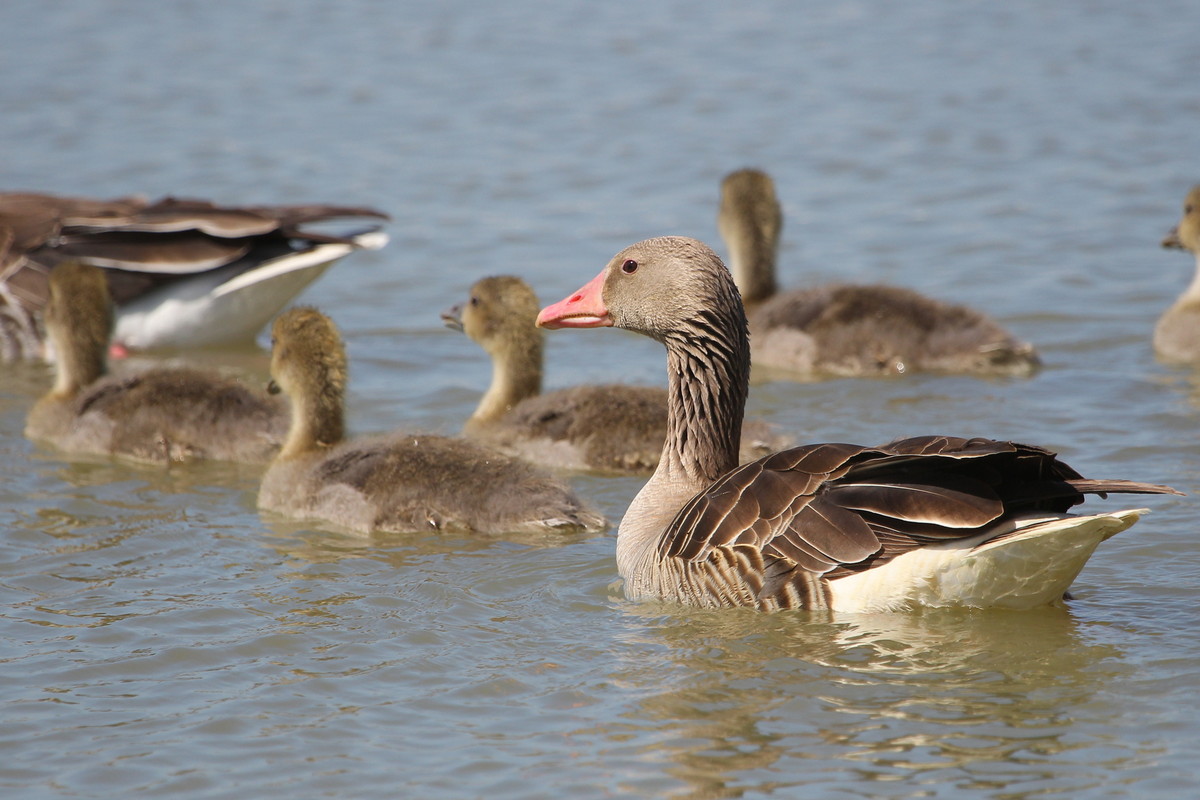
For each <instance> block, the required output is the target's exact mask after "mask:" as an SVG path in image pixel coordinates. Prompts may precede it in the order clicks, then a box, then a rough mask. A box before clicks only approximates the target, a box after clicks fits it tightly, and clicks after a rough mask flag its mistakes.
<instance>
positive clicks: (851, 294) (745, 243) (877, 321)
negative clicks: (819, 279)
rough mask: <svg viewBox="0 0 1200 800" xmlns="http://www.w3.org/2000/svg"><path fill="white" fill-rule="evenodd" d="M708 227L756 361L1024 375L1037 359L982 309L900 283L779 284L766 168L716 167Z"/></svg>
mask: <svg viewBox="0 0 1200 800" xmlns="http://www.w3.org/2000/svg"><path fill="white" fill-rule="evenodd" d="M717 227H718V229H719V230H720V233H721V237H722V238H723V239H724V240H725V246H726V248H727V249H728V251H729V263H730V267H731V268H732V270H733V276H734V280H735V281H736V283H737V286H738V289H739V290H740V291H741V293H742V300H743V302H744V303H745V304H746V312H747V315H748V316H749V320H750V331H751V333H752V334H753V335H752V336H751V339H750V341H751V346H752V349H753V353H754V363H755V364H759V365H762V366H768V367H775V368H779V369H785V370H790V371H794V372H800V373H809V374H811V373H815V374H831V375H886V374H896V373H901V372H909V371H935V372H962V373H983V374H1011V375H1024V374H1028V373H1029V372H1030V371H1032V370H1033V369H1035V368H1037V366H1038V365H1039V363H1040V362H1039V359H1038V356H1037V354H1036V353H1035V352H1034V349H1033V347H1032V346H1031V345H1029V344H1026V343H1023V342H1020V341H1018V340H1016V339H1015V338H1013V336H1012V335H1011V334H1010V333H1008V332H1007V331H1005V330H1004V329H1003V328H1002V327H1000V326H999V325H998V324H996V323H995V322H994V321H993V320H991V319H990V318H989V317H987V316H985V315H984V314H981V313H979V312H977V311H974V310H972V309H969V308H966V307H965V306H959V305H949V304H946V303H942V302H939V301H937V300H932V299H930V298H928V297H925V296H923V295H920V294H918V293H917V292H914V291H912V290H909V289H902V288H897V287H893V286H881V285H869V286H855V285H834V286H823V287H817V288H812V289H794V290H791V291H787V292H779V291H778V285H777V284H776V281H775V261H776V256H777V253H778V248H779V233H780V230H781V229H782V227H783V212H782V210H781V208H780V204H779V201H778V200H777V199H776V197H775V185H774V182H773V181H772V180H771V178H770V176H769V175H767V174H766V173H765V172H762V171H760V170H756V169H743V170H738V171H736V172H732V173H730V174H729V175H727V176H726V177H725V179H724V180H723V181H722V183H721V208H720V211H719V212H718V215H717Z"/></svg>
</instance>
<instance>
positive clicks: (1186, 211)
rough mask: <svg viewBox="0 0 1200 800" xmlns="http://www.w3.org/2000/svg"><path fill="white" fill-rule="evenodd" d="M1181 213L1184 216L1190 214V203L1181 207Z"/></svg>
mask: <svg viewBox="0 0 1200 800" xmlns="http://www.w3.org/2000/svg"><path fill="white" fill-rule="evenodd" d="M1183 213H1185V214H1190V213H1192V205H1191V204H1190V203H1189V204H1188V205H1186V206H1184V207H1183Z"/></svg>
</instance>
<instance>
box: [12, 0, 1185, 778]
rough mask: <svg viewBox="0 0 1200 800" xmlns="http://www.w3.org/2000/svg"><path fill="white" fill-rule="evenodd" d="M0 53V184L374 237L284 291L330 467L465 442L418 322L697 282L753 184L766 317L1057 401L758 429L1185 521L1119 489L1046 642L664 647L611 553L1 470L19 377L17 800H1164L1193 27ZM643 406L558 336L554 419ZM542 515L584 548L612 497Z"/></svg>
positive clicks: (588, 337)
mask: <svg viewBox="0 0 1200 800" xmlns="http://www.w3.org/2000/svg"><path fill="white" fill-rule="evenodd" d="M734 5H736V6H737V7H736V8H735V7H734ZM0 24H3V27H4V29H5V30H7V31H9V32H10V36H9V37H7V39H8V41H7V44H6V46H5V47H4V48H0V70H2V71H3V74H4V75H6V76H7V77H6V79H5V81H3V82H2V83H0V108H3V109H4V113H3V115H2V116H0V136H2V137H3V142H4V153H5V157H4V159H3V166H0V183H2V184H3V185H4V187H5V188H12V189H17V188H22V189H39V190H45V191H54V192H61V193H70V194H81V195H97V196H115V195H121V194H129V193H144V194H147V195H151V196H157V195H162V194H176V195H183V196H200V197H208V198H212V199H216V200H220V201H224V202H245V203H274V202H318V201H319V202H339V203H355V204H370V205H375V206H378V207H379V208H382V209H384V210H386V211H388V212H390V213H391V214H393V216H394V217H395V219H394V221H393V223H392V224H391V226H390V228H389V231H390V233H391V234H392V243H391V245H389V247H387V248H386V249H385V250H383V251H380V252H376V253H362V254H357V255H355V256H354V257H352V258H351V259H349V260H347V261H345V262H344V263H342V264H341V265H339V266H338V267H337V268H336V269H335V270H333V271H331V272H330V273H329V274H328V275H327V276H326V277H325V278H324V279H323V280H322V281H321V282H320V283H318V284H316V285H315V286H313V287H312V288H311V289H310V290H309V291H308V292H307V293H306V295H305V297H304V299H305V301H307V302H311V303H315V304H318V305H319V306H320V307H321V308H322V309H324V310H325V311H327V312H328V313H329V314H330V315H331V316H332V317H333V318H334V319H335V320H336V321H337V322H338V324H339V325H340V326H341V327H342V329H343V331H344V333H345V335H346V338H347V342H348V347H349V351H350V356H351V359H352V376H351V396H350V418H351V425H352V427H353V428H354V429H355V430H356V431H359V432H367V431H376V430H385V429H390V428H394V427H397V426H402V425H405V426H412V427H421V428H426V429H433V430H441V431H456V430H457V429H458V427H459V426H460V425H461V422H462V420H463V419H465V417H466V416H467V415H468V414H469V413H470V410H471V408H472V407H473V405H474V403H475V402H476V400H477V399H478V395H479V392H480V391H481V389H482V388H483V386H484V384H485V383H486V381H487V378H488V374H489V367H488V365H487V363H486V361H485V359H484V357H483V355H482V353H481V352H480V351H478V350H477V348H475V346H474V345H472V344H471V343H470V342H469V341H467V340H466V339H465V337H462V336H461V335H459V334H456V333H453V332H450V331H447V330H444V329H443V328H442V327H441V325H440V322H439V319H438V313H437V312H438V311H439V310H440V309H442V308H444V307H446V306H448V305H451V304H452V303H454V302H457V301H458V300H459V299H460V298H461V297H462V295H463V293H464V292H465V290H466V288H467V287H468V286H469V285H470V283H471V282H473V281H474V280H475V279H476V278H478V277H480V276H482V275H485V274H495V273H516V274H520V275H523V276H524V277H526V278H527V279H528V280H529V281H530V282H531V283H532V284H533V285H534V286H535V287H536V288H537V290H538V292H539V293H540V294H541V296H542V298H543V300H545V301H547V302H548V301H551V300H556V299H558V298H560V297H562V296H564V295H565V294H566V293H567V292H570V291H572V290H574V289H575V288H577V287H578V286H580V285H581V284H582V283H584V282H585V281H586V280H587V279H589V278H591V277H592V276H593V275H594V274H595V273H596V272H597V271H598V270H599V269H600V268H601V267H602V266H603V264H604V263H605V262H606V261H607V259H608V258H609V257H610V256H611V255H612V254H613V253H614V252H616V251H617V250H619V249H620V248H622V247H623V246H625V245H626V244H628V243H630V242H632V241H635V240H637V239H640V238H644V237H647V236H653V235H660V234H666V233H680V234H687V235H692V236H697V237H700V238H702V239H705V240H707V241H710V242H712V243H714V244H718V246H719V243H718V239H717V236H716V226H715V216H716V202H717V185H718V182H719V180H720V178H721V176H722V175H724V173H725V172H727V171H729V170H731V169H735V168H738V167H741V166H746V165H755V166H760V167H763V168H765V169H768V170H770V171H771V172H772V174H773V175H774V176H775V179H776V182H777V186H778V190H779V193H780V195H781V198H782V200H783V202H784V206H785V215H786V222H785V228H784V237H783V238H784V241H783V254H782V265H781V267H782V270H783V274H782V276H781V277H782V280H783V282H784V283H785V285H798V284H800V283H802V282H813V281H819V280H829V279H845V280H886V281H892V282H895V283H901V284H904V285H907V286H912V287H914V288H917V289H920V290H922V291H925V292H928V293H930V294H934V295H936V296H938V297H941V298H945V299H948V300H954V301H960V302H966V303H970V304H972V305H975V306H979V307H984V308H986V309H988V310H989V311H991V313H993V314H994V315H995V316H996V317H997V318H999V319H1000V320H1001V321H1002V322H1004V323H1005V324H1006V325H1008V326H1009V327H1010V328H1012V329H1013V330H1014V331H1016V332H1017V334H1018V335H1020V336H1021V337H1023V338H1025V339H1028V340H1030V341H1033V342H1034V343H1035V344H1037V346H1038V347H1039V348H1040V349H1041V351H1042V353H1043V355H1044V357H1045V361H1046V368H1045V369H1044V370H1043V371H1042V372H1041V373H1039V374H1038V375H1037V376H1035V377H1033V378H1031V379H1028V380H1004V381H984V380H974V379H968V378H958V377H939V376H906V377H905V378H903V379H899V380H857V381H856V380H834V381H828V382H823V383H815V384H796V383H789V382H783V381H766V382H760V383H757V384H756V385H755V386H754V387H753V390H752V394H751V399H750V410H751V413H753V414H755V415H757V416H760V417H764V418H767V419H770V420H771V421H773V422H775V423H776V424H778V425H779V426H780V427H782V428H783V429H785V430H787V431H788V432H790V433H792V434H793V435H794V436H795V438H796V439H797V441H810V440H823V439H829V440H843V441H852V442H861V443H867V444H870V443H878V442H883V441H887V440H889V439H892V438H894V437H897V436H904V435H913V434H920V433H930V432H939V433H953V434H964V435H986V436H995V437H1002V438H1012V439H1016V440H1019V441H1028V442H1034V443H1039V444H1043V445H1046V446H1048V447H1051V448H1054V449H1057V450H1058V451H1060V452H1061V453H1062V454H1063V455H1064V456H1065V457H1067V458H1068V460H1069V461H1070V462H1071V463H1072V464H1073V465H1075V466H1076V467H1078V468H1079V469H1080V470H1081V471H1083V472H1084V473H1085V474H1088V475H1094V476H1097V477H1128V478H1134V479H1141V480H1150V481H1162V482H1169V483H1171V484H1173V485H1175V486H1177V487H1179V488H1180V489H1182V490H1184V491H1186V492H1188V494H1189V497H1188V498H1149V499H1146V500H1144V502H1146V504H1148V505H1150V506H1152V507H1153V513H1152V514H1151V515H1149V516H1148V517H1147V518H1146V519H1145V520H1144V521H1143V522H1142V523H1140V524H1139V525H1138V526H1137V527H1135V528H1134V529H1133V530H1131V531H1130V532H1128V533H1126V534H1123V535H1122V536H1120V537H1118V538H1116V539H1114V540H1112V541H1111V542H1109V543H1107V544H1106V545H1105V546H1104V548H1103V549H1102V550H1101V551H1100V553H1099V554H1098V555H1097V556H1096V557H1095V558H1094V559H1093V561H1092V562H1091V563H1090V564H1089V566H1088V567H1087V569H1085V570H1084V572H1083V574H1082V575H1081V576H1080V578H1079V580H1078V581H1077V583H1076V586H1075V588H1074V594H1075V595H1076V600H1075V601H1074V602H1073V603H1072V604H1071V605H1070V607H1069V609H1066V610H1063V609H1045V610H1042V611H1034V612H1028V613H1021V614H1015V613H999V612H995V613H966V612H949V611H939V612H926V613H917V614H897V615H878V616H849V617H847V616H838V617H832V618H831V617H820V618H815V617H809V616H803V615H792V614H780V615H760V614H754V613H749V612H741V611H734V612H721V613H713V612H694V611H687V610H680V609H676V608H671V607H659V606H656V605H648V606H647V605H634V604H630V603H627V602H626V601H625V600H623V599H622V597H621V595H620V590H619V586H618V585H617V583H616V574H615V566H614V564H613V534H612V533H611V532H610V533H607V534H602V535H596V536H577V537H566V538H548V537H545V538H543V537H532V538H531V537H503V538H497V539H489V540H478V539H470V538H465V537H455V536H405V537H388V538H378V539H371V540H361V539H354V538H351V537H347V536H344V535H341V534H338V533H335V532H326V531H322V530H321V529H319V528H318V527H315V526H308V525H303V524H297V523H293V522H289V521H286V520H282V519H279V518H274V517H269V516H260V515H259V514H258V513H257V512H256V510H255V504H254V494H255V488H256V483H257V473H256V472H255V471H254V470H252V469H248V468H237V467H230V466H218V465H209V466H200V467H196V468H188V469H178V468H177V469H172V470H169V471H158V470H152V469H147V468H140V467H132V466H127V465H122V464H113V463H109V462H106V461H103V460H96V459H91V460H88V459H67V458H63V457H61V456H59V455H58V454H55V453H53V452H50V451H47V450H45V449H42V448H39V447H35V446H34V445H32V444H30V443H29V442H27V441H25V440H24V438H23V437H22V436H21V430H22V425H23V419H24V415H25V413H26V411H27V410H28V408H29V405H30V403H31V402H32V400H33V398H35V397H36V396H37V394H38V393H39V392H41V391H42V390H43V389H44V388H45V387H46V386H47V385H48V382H49V377H50V376H49V372H48V371H47V370H46V369H44V368H41V367H29V366H23V367H9V368H5V373H4V377H3V379H0V524H2V525H3V529H4V531H5V535H4V539H3V544H2V545H0V609H3V616H2V618H0V637H2V638H0V641H2V642H3V643H2V644H0V675H2V676H3V680H0V708H2V709H3V711H2V714H3V720H4V723H5V724H4V725H3V726H0V764H2V766H0V787H2V788H3V790H4V791H5V792H6V794H7V795H8V796H14V797H22V798H26V797H28V798H42V797H45V798H57V797H113V796H125V797H134V796H137V797H140V796H170V797H198V798H199V797H256V798H273V797H280V798H284V797H286V798H291V797H297V796H313V797H317V796H330V797H356V798H365V797H397V796H400V797H422V798H440V797H445V798H459V797H484V796H486V797H489V798H498V797H513V798H525V797H558V796H565V795H570V796H575V797H604V796H673V797H696V798H718V797H765V796H777V797H812V798H824V797H830V796H845V797H873V798H874V797H885V798H908V797H954V798H956V800H957V799H958V798H968V799H970V798H1004V799H1005V800H1011V799H1013V798H1033V797H1039V798H1041V797H1063V798H1115V797H1138V798H1146V797H1163V798H1174V797H1180V796H1187V795H1188V794H1190V793H1191V792H1193V791H1194V783H1195V779H1196V777H1197V775H1196V773H1197V767H1196V765H1197V764H1198V763H1200V752H1197V750H1198V748H1197V745H1196V742H1197V741H1198V740H1200V723H1198V722H1197V721H1196V717H1195V714H1194V713H1192V709H1191V706H1192V705H1193V701H1194V697H1195V696H1196V692H1197V690H1200V675H1198V671H1197V668H1196V667H1195V664H1197V663H1200V646H1198V645H1197V644H1196V641H1195V637H1194V636H1192V635H1191V632H1192V629H1193V628H1194V627H1195V624H1196V621H1197V616H1196V611H1195V592H1196V587H1197V586H1198V585H1200V555H1198V554H1197V548H1196V545H1195V537H1194V529H1195V525H1194V520H1193V513H1192V509H1193V503H1194V501H1193V500H1192V499H1191V498H1192V497H1194V496H1195V495H1196V493H1197V492H1200V468H1198V465H1200V458H1198V455H1200V442H1198V441H1197V434H1196V430H1197V424H1196V423H1197V416H1198V415H1200V383H1198V382H1197V379H1196V376H1195V375H1193V374H1192V373H1191V372H1189V371H1187V370H1181V369H1177V368H1171V367H1167V366H1164V365H1161V364H1158V363H1156V361H1155V360H1154V358H1153V354H1152V352H1151V349H1150V332H1151V329H1152V326H1153V322H1154V320H1155V318H1156V317H1157V315H1158V314H1159V313H1160V312H1161V310H1162V309H1163V308H1165V306H1166V305H1167V304H1168V303H1169V302H1170V300H1171V299H1172V297H1173V296H1174V295H1175V294H1176V293H1177V292H1178V291H1180V290H1181V289H1182V287H1183V286H1184V285H1185V283H1186V282H1187V280H1188V275H1189V271H1190V269H1191V263H1190V260H1189V259H1187V258H1185V257H1184V256H1182V255H1180V254H1178V253H1168V252H1163V251H1161V250H1160V249H1159V248H1158V241H1159V239H1160V238H1161V236H1162V234H1163V233H1164V232H1165V231H1166V229H1167V228H1169V227H1170V225H1172V224H1173V223H1174V221H1175V219H1176V218H1177V214H1178V208H1179V204H1180V202H1181V200H1182V198H1183V195H1184V193H1185V192H1186V190H1187V188H1188V187H1189V186H1190V185H1191V183H1192V182H1195V181H1200V171H1198V170H1197V166H1196V156H1195V154H1196V145H1197V135H1196V131H1197V130H1200V98H1198V97H1197V95H1196V92H1195V75H1196V74H1197V72H1198V71H1200V49H1197V47H1196V46H1195V34H1196V31H1197V30H1198V29H1200V28H1198V25H1200V10H1198V9H1197V8H1196V7H1195V4H1194V3H1188V2H1182V0H1169V1H1168V2H1163V3H1153V4H1129V3H1120V2H1115V1H1113V2H1096V3H1087V4H1082V3H1077V4H1053V5H1047V4H1040V3H1026V2H1018V3H1008V4H994V3H983V2H968V3H939V2H933V1H932V0H930V1H929V2H920V3H909V4H903V5H900V6H894V7H893V6H884V5H879V4H872V3H866V2H840V3H835V4H828V3H814V2H799V3H791V4H777V3H766V2H750V3H740V4H728V3H716V2H707V0H700V1H699V2H696V1H695V0H693V1H692V2H687V3H684V2H664V3H643V4H638V5H637V6H636V7H634V6H628V5H625V4H603V3H599V4H597V3H592V4H583V3H565V4H564V3H551V2H539V1H538V0H529V1H528V2H516V3H508V4H501V5H497V6H495V7H486V6H482V5H479V4H477V3H465V2H447V3H437V4H420V5H419V4H396V3H386V2H369V1H368V0H341V2H338V3H321V2H314V1H313V0H302V1H301V2H294V1H293V2H264V3H253V4H252V3H229V2H209V3H158V4H145V3H136V2H118V1H117V0H106V1H104V2H94V3H67V4H58V5H56V6H55V7H54V9H53V11H51V10H50V9H49V7H48V6H46V4H44V3H39V2H33V0H16V2H10V3H6V4H4V5H3V7H2V8H0ZM719 249H722V250H723V248H719ZM203 360H205V361H206V362H208V363H213V362H215V363H221V364H234V365H236V368H238V369H242V370H247V371H248V372H249V373H251V374H252V375H255V376H257V377H262V376H263V374H264V370H265V367H266V359H265V356H264V355H263V353H262V351H261V350H251V351H239V352H236V353H218V354H206V355H205V356H204V357H203ZM662 371H663V357H662V353H661V351H660V349H659V347H658V346H657V345H656V344H654V343H653V342H650V341H646V340H642V339H639V338H637V337H634V336H632V335H629V334H625V333H621V332H616V331H587V332H559V333H555V334H553V335H551V336H550V340H549V347H548V376H547V383H548V385H551V386H565V385H569V384H572V383H577V382H581V381H585V380H593V381H606V380H615V379H621V380H627V381H631V382H637V383H648V384H657V383H661V382H662V380H663V375H662ZM574 482H575V485H576V486H577V488H578V489H579V490H580V491H581V492H583V493H585V494H586V495H587V496H589V497H591V498H592V499H593V500H594V502H595V503H596V504H597V505H598V506H599V507H600V508H601V509H602V510H603V511H604V512H605V513H606V514H608V515H609V516H610V517H611V518H612V519H613V520H614V521H616V520H619V518H620V516H621V514H622V513H623V511H624V508H625V506H626V504H627V503H628V501H629V499H630V498H631V497H632V496H633V494H634V493H635V492H636V491H637V489H638V487H639V486H640V481H638V480H636V479H611V478H599V477H592V476H580V477H578V478H575V479H574ZM1137 500H1140V499H1135V502H1136V501H1137ZM1089 502H1090V503H1091V504H1092V505H1094V506H1095V507H1097V508H1117V507H1121V506H1122V505H1123V504H1124V503H1127V502H1129V499H1128V498H1124V499H1122V498H1112V499H1109V500H1094V501H1089Z"/></svg>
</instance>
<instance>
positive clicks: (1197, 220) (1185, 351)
mask: <svg viewBox="0 0 1200 800" xmlns="http://www.w3.org/2000/svg"><path fill="white" fill-rule="evenodd" d="M1162 246H1163V247H1167V248H1174V249H1178V250H1187V251H1189V252H1191V253H1192V254H1193V255H1194V256H1195V257H1196V271H1195V274H1194V275H1193V276H1192V282H1191V283H1190V284H1189V285H1188V287H1187V289H1185V290H1184V292H1183V294H1181V295H1180V296H1179V299H1177V300H1176V301H1175V302H1174V304H1172V305H1171V307H1170V308H1168V309H1167V310H1166V312H1165V313H1164V314H1163V315H1162V317H1161V318H1160V319H1159V320H1158V324H1157V325H1156V326H1155V327H1154V350H1155V352H1156V353H1158V355H1159V356H1160V357H1162V358H1163V359H1165V360H1167V361H1176V362H1191V363H1195V362H1198V361H1200V186H1194V187H1192V190H1191V191H1190V192H1188V195H1187V199H1186V200H1184V202H1183V218H1182V219H1180V220H1179V224H1178V225H1176V226H1175V227H1174V228H1173V229H1172V230H1171V232H1170V233H1168V234H1167V235H1166V238H1164V239H1163V241H1162Z"/></svg>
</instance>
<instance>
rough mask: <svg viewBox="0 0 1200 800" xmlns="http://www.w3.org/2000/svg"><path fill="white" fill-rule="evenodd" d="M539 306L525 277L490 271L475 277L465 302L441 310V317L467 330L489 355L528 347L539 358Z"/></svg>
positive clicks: (462, 329) (459, 328)
mask: <svg viewBox="0 0 1200 800" xmlns="http://www.w3.org/2000/svg"><path fill="white" fill-rule="evenodd" d="M539 308H540V306H539V304H538V299H537V295H536V294H534V293H533V289H531V288H530V287H529V284H527V283H526V282H525V281H523V280H521V279H520V278H518V277H515V276H512V275H494V276H491V277H487V278H481V279H480V280H478V281H476V282H475V283H474V284H473V285H472V286H471V291H470V295H469V297H468V298H467V300H466V302H463V303H458V304H457V305H454V306H451V307H450V308H448V309H446V310H445V311H444V312H442V321H443V322H444V323H445V324H446V327H448V328H453V329H454V330H458V331H462V332H463V333H465V334H467V336H469V337H471V339H472V340H474V341H475V342H476V343H477V344H479V346H480V347H482V348H483V349H484V350H485V351H486V352H487V353H488V355H490V356H492V357H497V356H501V355H505V354H508V353H513V352H524V351H527V350H529V349H530V348H531V347H532V348H536V350H537V353H536V356H537V358H538V360H539V361H540V358H541V339H542V337H541V334H540V333H539V332H538V329H537V328H536V327H535V325H534V320H535V319H536V318H537V314H538V309H539Z"/></svg>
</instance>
